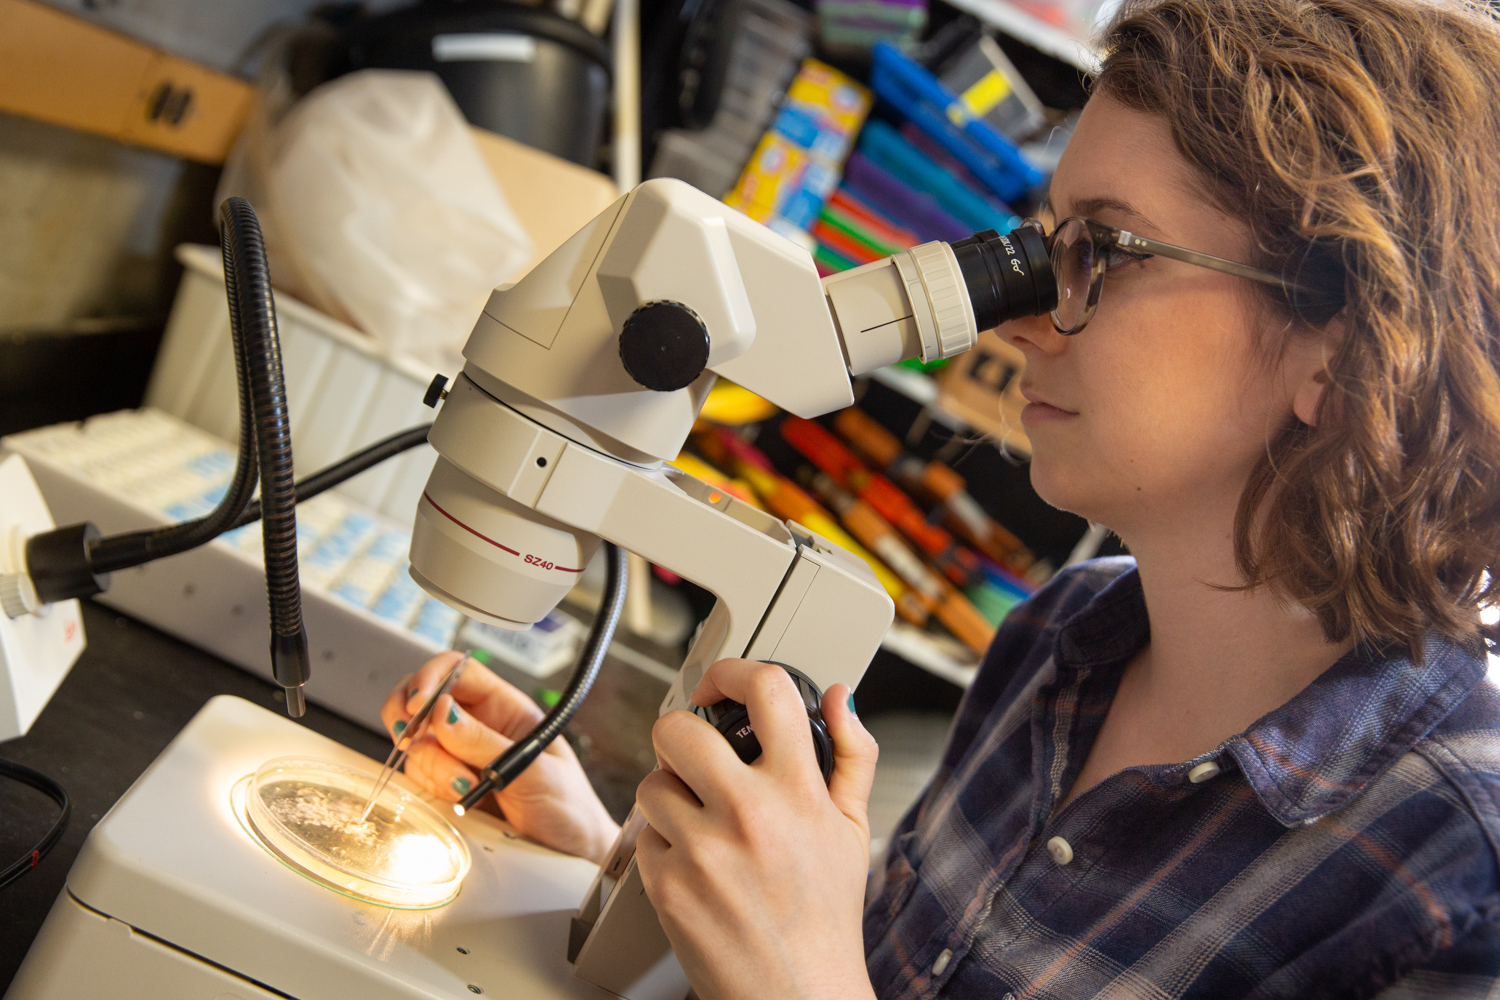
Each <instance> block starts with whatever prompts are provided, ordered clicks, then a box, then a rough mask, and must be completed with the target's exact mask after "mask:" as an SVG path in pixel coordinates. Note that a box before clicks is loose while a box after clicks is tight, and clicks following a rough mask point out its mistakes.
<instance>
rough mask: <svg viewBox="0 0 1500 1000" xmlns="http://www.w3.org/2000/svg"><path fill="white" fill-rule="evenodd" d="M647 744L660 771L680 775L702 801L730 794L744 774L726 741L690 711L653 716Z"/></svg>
mask: <svg viewBox="0 0 1500 1000" xmlns="http://www.w3.org/2000/svg"><path fill="white" fill-rule="evenodd" d="M651 745H652V747H653V748H655V750H656V760H657V762H658V763H659V764H660V765H661V766H662V769H663V770H664V772H666V773H669V774H673V775H676V776H677V777H678V778H680V779H681V780H682V782H684V783H685V784H686V785H687V787H688V788H690V789H691V790H692V792H693V793H694V794H695V795H696V796H697V798H698V799H699V800H700V801H702V802H706V803H713V804H717V803H719V802H722V801H724V798H725V797H726V796H732V795H733V794H734V790H735V787H736V785H737V784H739V782H740V780H741V778H742V776H743V774H744V770H745V763H744V761H742V760H740V758H739V755H738V754H736V753H735V752H734V747H732V746H730V745H729V741H728V740H726V739H725V738H724V737H723V735H722V734H720V732H719V731H718V730H717V729H715V728H714V727H713V726H711V725H709V724H708V723H707V722H705V721H704V720H702V719H700V718H698V716H696V715H694V714H693V713H691V712H685V711H681V710H678V711H675V712H668V713H667V714H666V715H663V716H662V717H661V718H659V719H657V720H656V724H655V725H653V726H652V727H651ZM809 752H811V751H809Z"/></svg>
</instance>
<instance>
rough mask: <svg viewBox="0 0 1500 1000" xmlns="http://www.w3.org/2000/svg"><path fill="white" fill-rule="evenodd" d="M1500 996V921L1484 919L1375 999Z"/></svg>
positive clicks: (1443, 999) (1462, 999)
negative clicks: (1496, 922) (1497, 923)
mask: <svg viewBox="0 0 1500 1000" xmlns="http://www.w3.org/2000/svg"><path fill="white" fill-rule="evenodd" d="M1497 996H1500V925H1496V924H1495V923H1494V922H1491V921H1484V922H1481V923H1480V924H1479V925H1478V926H1476V927H1475V928H1473V929H1472V930H1471V931H1470V932H1469V933H1468V934H1466V935H1465V936H1464V937H1463V938H1461V939H1460V940H1459V941H1457V942H1456V943H1455V944H1453V945H1452V946H1451V947H1448V948H1444V949H1442V950H1440V951H1438V952H1437V953H1436V954H1435V955H1433V956H1432V957H1431V958H1429V959H1427V960H1426V961H1424V962H1422V963H1421V964H1420V965H1418V966H1417V967H1416V968H1414V969H1412V970H1410V971H1409V972H1407V973H1406V974H1405V975H1404V976H1402V977H1401V978H1400V979H1398V980H1396V981H1395V982H1394V983H1392V984H1391V985H1390V986H1388V987H1386V988H1385V989H1384V990H1382V991H1381V992H1380V993H1378V994H1376V1000H1439V998H1441V1000H1483V998H1486V997H1497Z"/></svg>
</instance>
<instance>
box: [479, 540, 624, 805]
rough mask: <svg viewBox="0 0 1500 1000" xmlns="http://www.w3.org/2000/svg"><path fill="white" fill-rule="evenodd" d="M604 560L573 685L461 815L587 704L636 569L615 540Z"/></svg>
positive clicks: (495, 765)
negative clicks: (596, 605)
mask: <svg viewBox="0 0 1500 1000" xmlns="http://www.w3.org/2000/svg"><path fill="white" fill-rule="evenodd" d="M604 562H605V570H606V572H605V577H604V595H603V597H602V599H601V600H600V601H599V611H598V613H597V614H596V615H595V616H594V624H593V627H591V628H590V629H589V634H588V638H587V639H585V640H584V643H583V652H582V653H581V654H579V657H578V666H577V667H575V668H574V669H573V677H572V679H571V680H569V681H568V687H567V690H565V691H564V692H563V693H562V697H561V698H560V699H558V702H557V704H556V705H554V706H553V707H552V711H550V712H548V713H547V715H546V717H545V718H543V719H542V721H541V722H539V723H537V725H536V728H534V729H532V731H531V732H529V733H527V734H526V735H525V736H524V737H522V738H521V739H519V740H517V741H516V742H515V743H513V744H511V746H510V748H509V749H508V750H506V751H505V752H504V753H502V754H501V755H500V756H498V757H496V758H495V759H494V760H493V761H491V762H490V766H489V767H486V768H485V769H484V770H483V771H481V772H480V774H479V783H478V784H477V785H475V786H474V789H473V790H472V791H470V792H469V794H468V795H465V796H464V797H463V799H461V800H460V801H459V802H458V804H457V805H455V806H454V807H453V808H454V811H455V812H457V813H459V814H460V815H462V814H463V813H464V812H466V811H468V810H470V809H472V808H474V806H475V804H476V803H478V802H479V801H480V800H481V799H483V798H484V797H485V796H486V795H488V794H489V793H490V792H498V791H500V790H501V789H502V788H504V787H505V786H506V785H508V784H510V783H511V782H512V781H515V780H516V778H518V777H520V774H521V772H522V771H524V770H526V768H528V767H529V766H531V762H532V761H534V760H536V759H537V757H538V756H539V755H540V754H541V752H542V751H543V750H545V749H547V745H548V744H550V743H551V742H552V741H553V740H555V739H557V737H558V736H559V735H560V734H561V733H562V731H563V727H564V726H566V725H567V724H568V722H569V721H571V720H572V718H573V714H574V713H575V712H577V711H578V706H579V705H582V704H583V699H584V698H586V697H588V693H589V689H590V688H592V687H593V686H594V678H596V677H598V676H599V668H600V667H601V666H603V664H604V654H605V653H607V652H608V651H609V643H610V640H612V639H613V638H614V636H615V628H616V626H618V625H619V624H620V614H621V612H623V611H624V610H625V585H626V583H627V582H628V580H629V573H630V571H629V570H628V569H627V568H626V565H625V551H624V550H623V549H621V548H620V547H619V546H618V545H615V544H614V543H612V542H605V543H604Z"/></svg>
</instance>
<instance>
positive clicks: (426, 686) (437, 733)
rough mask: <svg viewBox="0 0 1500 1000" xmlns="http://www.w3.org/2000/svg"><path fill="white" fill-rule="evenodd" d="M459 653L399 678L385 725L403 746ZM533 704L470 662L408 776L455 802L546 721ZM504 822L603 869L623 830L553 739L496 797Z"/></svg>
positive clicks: (417, 747) (412, 756)
mask: <svg viewBox="0 0 1500 1000" xmlns="http://www.w3.org/2000/svg"><path fill="white" fill-rule="evenodd" d="M462 658H463V654H462V653H455V652H449V653H439V654H438V655H437V656H434V657H433V658H432V659H430V660H428V661H427V662H426V663H424V664H423V665H422V668H421V669H420V670H418V671H417V672H416V673H415V674H411V675H409V676H407V677H404V678H402V680H401V683H400V684H398V685H396V689H395V690H394V691H392V692H391V694H390V697H388V698H386V700H385V705H384V706H383V707H382V708H381V710H380V718H381V720H382V721H383V722H384V723H385V727H386V729H387V730H388V731H389V732H390V733H391V734H392V737H393V738H396V739H399V738H400V737H401V735H402V734H403V733H404V732H405V729H406V725H407V723H409V722H410V721H411V718H412V716H413V715H415V714H416V713H417V712H419V711H421V708H422V706H423V705H425V704H426V703H427V699H428V698H430V697H432V692H433V691H435V690H437V688H438V687H439V685H441V684H442V683H443V678H444V677H446V676H447V675H448V671H450V670H452V669H453V665H454V664H456V663H458V661H459V660H460V659H462ZM542 717H543V712H542V710H541V709H540V708H539V707H538V706H537V704H536V703H535V702H533V701H532V700H531V699H530V698H528V697H526V696H525V695H524V694H522V693H521V692H520V691H518V690H517V689H516V688H514V687H513V686H511V685H510V684H507V683H506V682H505V681H503V680H501V679H500V678H499V677H497V676H495V674H494V673H493V672H492V671H491V670H490V669H489V668H488V667H486V666H485V665H484V664H482V663H479V662H478V661H473V660H471V661H470V662H469V664H468V665H467V666H466V667H465V668H464V671H463V673H462V674H461V675H460V676H459V679H458V682H457V683H456V684H454V686H453V689H452V693H451V694H445V695H443V696H442V697H441V698H439V699H438V702H437V704H436V705H434V706H433V709H432V714H431V715H430V716H429V717H428V720H427V729H426V732H425V733H424V734H423V735H422V736H421V737H420V738H418V739H417V740H416V741H415V742H414V743H413V744H412V745H411V749H410V750H409V751H408V752H407V756H406V776H407V777H408V778H410V779H411V780H412V781H414V782H415V783H416V784H417V785H418V786H419V787H421V788H422V789H423V790H425V791H426V792H427V793H428V794H430V795H432V796H434V797H436V798H439V799H442V800H443V801H445V802H457V801H458V800H459V799H461V798H463V797H464V795H465V794H467V793H468V791H469V790H470V789H471V788H473V787H474V785H475V783H476V782H477V781H478V780H479V779H478V775H477V772H478V770H479V769H480V768H483V767H485V766H486V765H488V764H489V763H490V762H491V761H492V760H494V759H495V758H496V757H498V756H500V754H501V753H503V752H504V751H505V750H506V748H508V747H509V746H510V745H511V744H512V743H514V742H515V741H516V740H518V739H520V738H521V737H523V736H525V735H526V734H527V733H529V732H530V731H531V730H532V728H533V727H534V726H536V724H537V723H538V722H541V721H542ZM495 798H496V799H497V801H498V802H499V803H500V808H501V809H502V810H504V812H505V818H506V819H507V820H508V821H509V822H510V824H511V825H512V826H514V827H515V828H516V830H517V831H518V832H519V833H521V834H522V835H524V836H526V837H530V838H531V839H532V840H535V841H536V842H537V843H540V844H543V845H545V846H547V847H550V848H552V849H553V850H556V851H562V852H563V853H565V854H573V855H576V856H578V857H580V858H587V859H588V860H590V861H593V862H595V863H596V864H602V863H603V862H604V860H605V857H606V856H607V855H608V853H609V850H610V848H611V847H613V846H614V842H615V838H616V836H617V835H618V834H619V832H620V828H619V826H618V825H617V824H616V823H615V821H614V820H613V819H611V818H610V815H609V812H608V811H607V810H606V809H605V808H604V803H602V802H600V801H599V796H598V795H596V794H595V793H594V789H593V786H592V785H590V784H589V779H588V777H587V776H586V775H585V774H584V773H583V766H582V765H581V764H579V763H578V758H577V757H576V756H575V755H574V753H573V749H572V747H570V746H568V742H567V740H565V739H561V738H559V739H556V740H553V741H552V743H551V745H550V746H548V747H547V749H546V750H545V751H543V752H542V754H541V755H539V756H538V757H537V759H536V760H535V761H534V762H533V763H532V764H531V766H530V767H528V768H527V769H526V770H525V771H523V772H521V775H520V777H518V778H516V780H515V781H513V782H511V783H510V785H509V786H508V787H506V788H505V789H504V790H502V791H500V792H497V793H495Z"/></svg>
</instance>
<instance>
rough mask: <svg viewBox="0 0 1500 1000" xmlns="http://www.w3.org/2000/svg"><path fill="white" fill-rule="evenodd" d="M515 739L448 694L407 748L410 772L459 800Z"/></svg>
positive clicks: (439, 792) (427, 785)
mask: <svg viewBox="0 0 1500 1000" xmlns="http://www.w3.org/2000/svg"><path fill="white" fill-rule="evenodd" d="M512 743H514V741H513V740H511V739H510V738H509V737H507V736H505V735H503V734H501V733H497V732H496V731H495V730H494V729H492V728H490V727H489V726H487V725H485V724H484V723H483V722H481V721H480V720H479V719H477V718H475V717H474V716H473V715H472V714H470V713H469V712H466V711H465V710H464V709H463V708H462V706H460V705H459V704H458V702H457V701H455V700H454V698H453V696H452V695H451V694H445V695H443V696H442V697H441V698H439V699H438V700H437V702H436V703H435V704H434V705H433V706H432V715H431V716H429V717H428V719H427V728H426V733H425V735H424V736H423V737H422V738H421V739H419V740H417V741H416V742H415V743H413V744H412V746H411V749H410V750H409V751H408V752H407V757H406V773H407V774H408V775H409V776H411V777H412V778H413V780H415V781H417V782H418V783H419V784H421V785H422V786H423V787H425V788H426V789H427V790H428V791H429V792H431V793H432V794H433V795H436V796H438V797H440V798H442V799H445V800H447V801H449V802H457V801H458V800H459V799H461V798H463V797H464V796H465V795H467V794H468V793H469V790H470V789H472V788H473V787H474V785H475V783H476V782H477V781H478V777H477V775H478V772H479V771H480V770H481V769H483V768H484V767H487V766H488V765H489V764H490V763H491V762H492V761H494V759H495V758H496V757H498V756H500V755H501V754H502V753H504V752H505V751H506V750H508V749H509V748H510V746H511V745H512Z"/></svg>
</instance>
